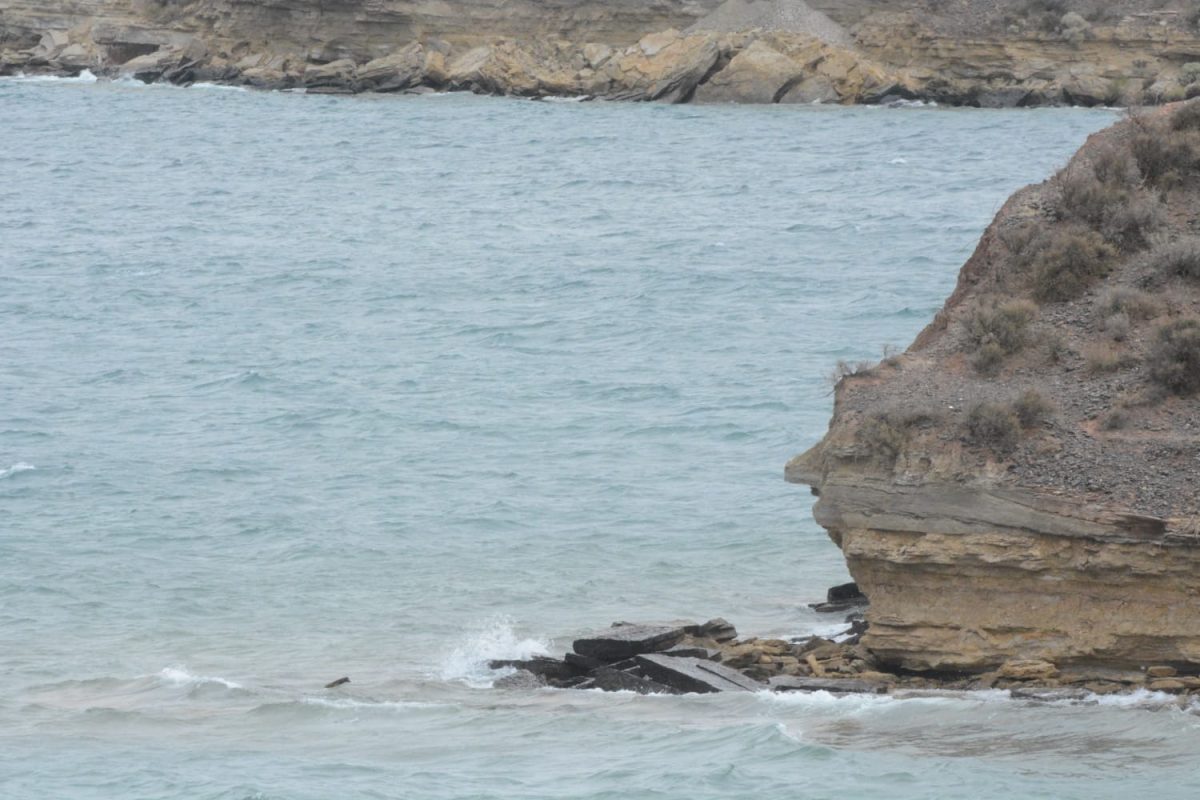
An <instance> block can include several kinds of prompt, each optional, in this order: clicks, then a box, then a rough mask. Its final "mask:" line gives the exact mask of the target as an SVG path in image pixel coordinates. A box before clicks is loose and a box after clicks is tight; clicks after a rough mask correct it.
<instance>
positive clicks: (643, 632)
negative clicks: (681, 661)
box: [572, 625, 684, 661]
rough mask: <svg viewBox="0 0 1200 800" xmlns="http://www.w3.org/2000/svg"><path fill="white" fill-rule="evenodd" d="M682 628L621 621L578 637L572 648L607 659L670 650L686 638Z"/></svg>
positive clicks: (584, 653)
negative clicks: (628, 623) (624, 623)
mask: <svg viewBox="0 0 1200 800" xmlns="http://www.w3.org/2000/svg"><path fill="white" fill-rule="evenodd" d="M683 635H684V633H683V629H682V628H677V627H670V626H664V625H621V626H618V627H615V628H609V629H607V630H603V631H597V632H595V633H592V634H590V635H588V636H584V637H583V638H580V639H576V640H575V642H574V644H573V645H572V648H573V649H574V650H575V652H576V653H578V654H579V655H582V656H591V657H592V658H598V659H602V660H605V661H616V660H618V659H622V658H630V657H632V656H636V655H640V654H642V653H657V652H660V651H662V650H669V649H670V648H672V647H674V646H675V645H676V644H678V643H679V640H680V639H682V638H683Z"/></svg>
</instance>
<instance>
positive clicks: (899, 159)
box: [888, 156, 908, 164]
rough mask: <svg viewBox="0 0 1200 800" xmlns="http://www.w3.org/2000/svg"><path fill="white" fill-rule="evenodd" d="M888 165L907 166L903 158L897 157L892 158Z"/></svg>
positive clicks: (906, 160)
mask: <svg viewBox="0 0 1200 800" xmlns="http://www.w3.org/2000/svg"><path fill="white" fill-rule="evenodd" d="M888 163H889V164H907V163H908V159H907V158H903V157H899V156H897V157H896V158H893V159H892V160H891V161H889V162H888Z"/></svg>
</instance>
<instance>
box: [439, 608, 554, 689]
mask: <svg viewBox="0 0 1200 800" xmlns="http://www.w3.org/2000/svg"><path fill="white" fill-rule="evenodd" d="M548 652H549V646H548V644H547V643H546V642H543V641H541V640H539V639H532V638H521V637H519V636H518V635H517V633H516V630H515V629H514V623H513V621H512V620H511V619H509V618H508V617H498V618H496V619H494V620H492V621H490V622H488V623H487V624H485V625H484V626H483V627H481V628H480V629H479V630H478V631H476V632H475V633H473V634H471V635H470V636H468V637H467V638H466V639H465V640H464V641H463V643H462V644H460V645H459V646H458V647H455V648H454V649H453V650H452V651H450V653H449V654H448V655H447V656H446V658H445V659H444V660H443V661H442V668H441V677H442V680H445V681H462V682H464V683H466V684H467V685H468V686H471V687H474V688H478V689H486V688H489V687H490V686H491V685H492V682H493V681H494V680H495V679H496V678H497V677H500V676H502V675H504V674H508V673H511V672H512V670H499V671H497V670H493V669H490V668H489V667H488V662H489V661H492V660H494V659H509V658H512V659H517V658H532V657H533V656H541V655H546V654H547V653H548Z"/></svg>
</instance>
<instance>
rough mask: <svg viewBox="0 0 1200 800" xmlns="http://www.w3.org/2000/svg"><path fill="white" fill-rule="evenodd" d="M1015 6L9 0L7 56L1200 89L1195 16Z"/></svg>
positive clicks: (879, 88) (191, 67)
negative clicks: (1052, 12)
mask: <svg viewBox="0 0 1200 800" xmlns="http://www.w3.org/2000/svg"><path fill="white" fill-rule="evenodd" d="M810 5H811V6H815V8H814V7H810ZM1001 5H1003V4H994V3H993V4H987V3H983V2H982V0H969V1H968V2H964V3H962V4H957V5H953V6H950V5H947V4H944V3H941V4H936V3H934V4H928V3H924V2H921V1H920V0H910V1H909V2H901V3H882V2H877V1H876V2H866V0H862V1H860V2H855V3H845V4H838V3H832V2H813V3H811V4H806V3H804V2H803V0H726V2H725V3H723V4H720V5H718V2H717V0H658V1H657V2H654V3H648V4H647V3H633V2H629V1H628V0H622V2H618V3H605V4H596V3H588V2H583V0H538V2H534V1H533V0H523V1H522V2H513V3H507V2H506V3H503V4H501V3H493V2H485V1H484V0H470V1H469V2H458V3H429V2H421V1H420V0H335V2H317V0H271V2H265V3H247V2H239V1H237V0H182V1H181V2H170V3H166V2H159V1H158V0H95V1H94V2H88V3H84V2H78V0H52V1H51V2H39V3H33V2H30V1H29V0H0V74H3V73H14V72H48V73H52V74H77V73H79V72H80V71H81V70H84V69H88V70H91V71H92V72H94V73H96V74H100V75H109V76H118V75H127V76H132V77H135V78H138V79H140V80H145V81H148V82H150V81H159V80H162V81H171V82H175V83H184V84H186V83H189V82H193V81H218V82H225V83H233V84H241V85H248V86H254V87H259V88H270V89H307V90H310V91H313V92H325V93H329V92H337V93H354V92H361V91H377V92H393V91H413V90H420V89H425V90H429V89H434V90H464V91H475V92H481V93H492V94H511V95H519V96H528V97H542V96H553V95H565V96H580V97H600V98H609V99H625V100H656V101H662V102H688V101H696V102H713V103H724V102H741V103H778V102H789V103H790V102H801V103H811V102H823V103H877V102H886V101H889V100H894V99H923V100H931V101H937V102H940V103H949V104H960V105H983V106H1018V105H1022V106H1024V105H1053V104H1081V105H1096V104H1124V105H1137V104H1142V103H1147V104H1149V103H1159V102H1163V101H1170V100H1177V99H1181V98H1183V97H1184V96H1190V95H1191V94H1193V93H1200V31H1198V30H1197V27H1196V24H1195V21H1193V20H1191V19H1190V18H1188V17H1186V15H1183V14H1180V13H1172V12H1170V11H1156V12H1154V13H1141V12H1139V11H1138V4H1137V3H1126V4H1124V5H1128V6H1129V8H1127V9H1125V8H1123V9H1122V11H1121V13H1110V14H1108V15H1105V16H1104V17H1103V18H1102V19H1096V20H1095V22H1089V21H1088V20H1086V19H1084V18H1083V17H1082V16H1080V15H1078V14H1075V13H1074V12H1068V13H1067V14H1060V15H1058V16H1052V17H1050V18H1046V17H1045V16H1044V15H1043V16H1042V17H1040V18H1038V19H1037V20H1034V19H1033V17H1032V16H1031V15H1030V14H1025V13H1021V12H1019V10H1018V12H1017V13H1015V15H1014V13H1013V12H1009V13H1008V14H1007V15H1005V14H1001V13H1000V12H999V11H997V10H996V9H997V7H998V6H1001ZM1060 5H1062V4H1060ZM1066 5H1070V4H1069V3H1067V4H1066ZM1064 7H1065V6H1064ZM822 12H825V13H822ZM1125 12H1128V13H1125ZM1056 13H1057V12H1056ZM1072 15H1073V16H1072Z"/></svg>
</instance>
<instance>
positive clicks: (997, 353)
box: [971, 342, 1008, 376]
mask: <svg viewBox="0 0 1200 800" xmlns="http://www.w3.org/2000/svg"><path fill="white" fill-rule="evenodd" d="M1007 355H1008V354H1007V353H1005V352H1004V348H1003V347H1001V346H1000V345H998V344H996V343H995V342H988V343H987V344H985V345H983V346H982V347H980V348H979V349H978V350H976V351H975V355H974V356H972V357H971V366H972V367H973V368H974V369H975V371H976V372H978V373H979V374H980V375H989V376H990V375H995V374H996V373H997V372H999V371H1000V366H1001V365H1002V364H1003V363H1004V359H1005V357H1006V356H1007Z"/></svg>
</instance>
